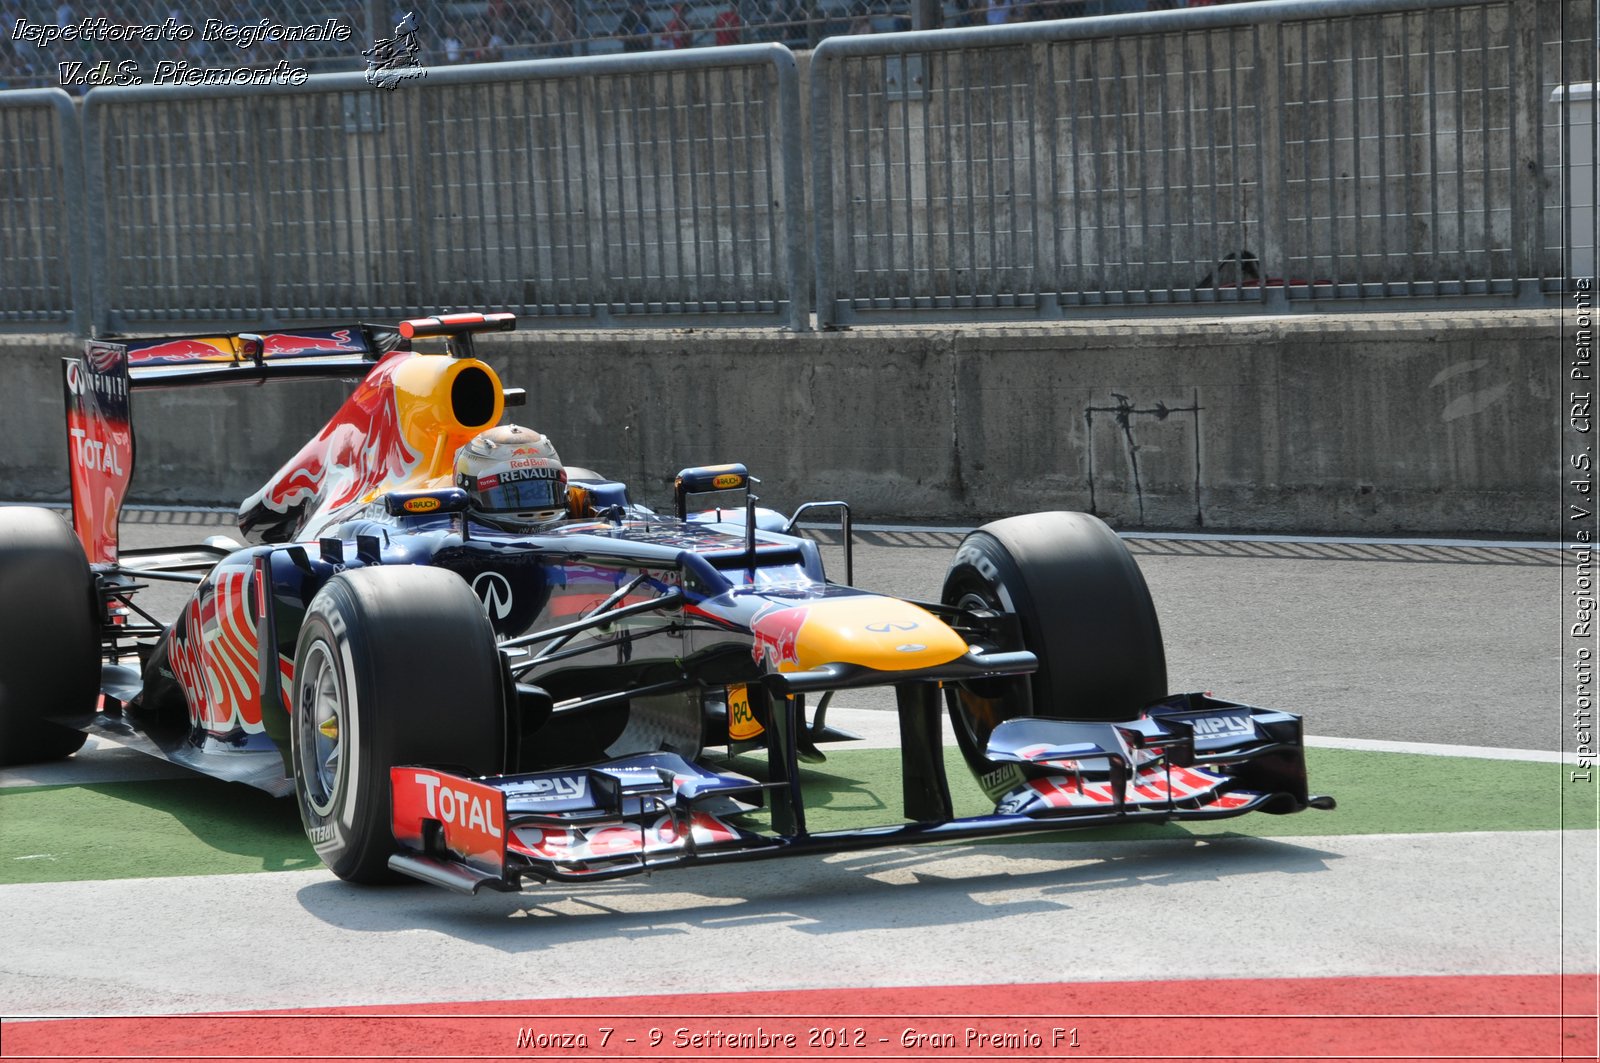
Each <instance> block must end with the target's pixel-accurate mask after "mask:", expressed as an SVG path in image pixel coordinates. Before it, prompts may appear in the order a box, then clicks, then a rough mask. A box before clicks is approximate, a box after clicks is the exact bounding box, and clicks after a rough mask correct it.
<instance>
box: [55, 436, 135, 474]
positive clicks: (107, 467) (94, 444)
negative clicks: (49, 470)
mask: <svg viewBox="0 0 1600 1063" xmlns="http://www.w3.org/2000/svg"><path fill="white" fill-rule="evenodd" d="M69 431H70V433H71V435H72V449H73V457H74V460H75V461H76V462H77V464H78V465H80V466H82V467H83V468H85V469H93V470H97V471H99V472H109V473H112V474H113V475H116V476H125V475H126V473H124V472H123V471H122V452H121V451H120V450H118V449H117V447H116V445H115V444H113V443H109V442H106V441H105V440H100V439H90V438H89V434H88V433H87V432H86V431H84V430H83V429H82V428H73V429H69Z"/></svg>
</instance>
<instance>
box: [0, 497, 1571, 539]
mask: <svg viewBox="0 0 1600 1063" xmlns="http://www.w3.org/2000/svg"><path fill="white" fill-rule="evenodd" d="M0 506H43V507H45V508H47V509H66V508H67V504H66V503H65V502H7V501H0ZM140 510H145V511H148V512H151V513H206V514H215V515H218V516H232V515H234V514H235V513H236V512H237V509H236V508H234V507H228V506H170V505H154V504H151V505H143V504H141V505H137V506H124V507H123V512H125V513H133V512H138V511H140ZM800 527H801V529H802V530H805V531H838V530H839V526H838V524H829V523H826V522H823V523H816V524H813V523H810V522H806V523H802V524H801V525H800ZM854 528H855V530H856V531H864V532H887V533H891V534H940V533H943V534H948V535H966V534H968V533H969V532H974V531H977V528H976V527H970V526H968V527H961V526H953V525H948V524H859V523H858V524H856V525H854ZM1117 534H1118V535H1119V536H1121V537H1122V538H1124V539H1149V540H1152V541H1156V542H1160V541H1171V542H1197V543H1325V544H1327V545H1330V546H1453V547H1476V548H1478V549H1482V550H1565V549H1567V548H1568V547H1571V546H1576V545H1578V544H1576V543H1561V542H1555V543H1553V542H1549V541H1547V540H1533V539H1430V538H1426V537H1423V536H1403V537H1396V538H1383V537H1368V536H1358V535H1279V534H1250V533H1245V532H1144V531H1124V532H1117Z"/></svg>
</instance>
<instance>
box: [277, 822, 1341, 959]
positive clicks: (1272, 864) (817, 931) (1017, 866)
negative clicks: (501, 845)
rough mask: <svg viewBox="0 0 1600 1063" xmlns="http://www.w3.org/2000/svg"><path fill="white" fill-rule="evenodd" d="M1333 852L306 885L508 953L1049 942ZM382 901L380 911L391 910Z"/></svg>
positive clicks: (1264, 842) (319, 907)
mask: <svg viewBox="0 0 1600 1063" xmlns="http://www.w3.org/2000/svg"><path fill="white" fill-rule="evenodd" d="M1335 859H1338V855H1337V854H1335V853H1330V852H1326V851H1323V850H1319V849H1316V848H1313V847H1311V846H1309V845H1307V844H1304V843H1300V842H1287V841H1278V840H1269V839H1263V838H1254V837H1247V836H1242V835H1212V836H1209V837H1206V838H1204V839H1201V838H1189V839H1186V840H1180V839H1153V840H1148V841H1114V842H1073V843H1060V842H1047V843H1034V844H1027V845H1007V846H993V845H969V844H962V845H943V846H937V847H929V848H926V849H917V848H894V849H884V850H877V851H873V852H866V853H851V854H843V855H835V856H832V857H825V858H796V859H787V860H768V861H762V862H759V863H754V864H747V865H743V866H738V865H722V866H717V867H703V868H698V869H695V868H689V869H681V870H679V871H675V872H673V873H670V874H662V873H658V874H656V875H653V876H651V877H649V878H643V877H641V878H638V879H629V880H622V881H612V882H607V883H597V884H595V885H593V886H569V885H564V884H551V885H544V886H530V887H529V888H528V889H527V890H525V891H524V892H522V893H519V894H496V893H489V892H488V891H485V892H484V893H483V894H480V895H479V896H478V897H476V898H471V899H469V898H466V897H460V896H453V895H449V894H444V893H441V892H439V891H437V890H434V889H431V888H428V887H422V886H418V887H415V888H412V887H399V888H396V889H392V890H385V891H384V894H383V896H382V897H381V898H380V897H378V896H377V895H376V893H375V891H372V890H368V889H353V888H352V887H350V886H347V885H344V884H342V883H337V882H317V883H312V884H310V885H307V886H305V887H303V888H302V889H301V890H300V891H299V893H298V897H299V900H300V903H301V904H302V905H303V906H304V908H305V910H306V911H307V912H308V913H310V914H311V915H313V916H314V917H316V918H319V919H322V920H325V921H326V922H328V923H330V924H332V925H335V926H338V927H340V928H342V929H345V930H358V931H360V930H365V931H372V932H377V933H387V932H393V931H398V930H403V929H404V930H414V929H417V928H422V927H425V928H427V929H429V930H432V931H434V932H436V933H440V934H444V935H447V936H449V937H452V938H455V939H457V940H459V941H463V942H470V943H473V944H477V945H482V946H486V947H489V948H492V949H495V950H498V951H502V952H506V953H513V954H515V953H524V952H534V951H539V950H545V949H551V948H556V947H559V946H562V945H566V944H569V943H588V944H591V945H592V944H594V943H595V942H597V941H604V940H606V939H611V940H614V941H617V942H626V941H636V940H639V939H644V938H659V937H672V936H688V935H699V936H700V937H698V938H697V940H698V941H700V942H704V941H705V940H706V939H705V937H704V935H708V934H709V935H712V936H713V937H715V936H717V935H719V934H725V933H728V932H730V931H732V932H740V931H743V930H745V929H747V928H756V927H786V928H788V929H791V930H795V931H798V932H800V933H802V934H807V935H820V936H824V937H825V936H828V935H836V934H858V933H861V932H863V931H874V930H882V931H905V930H920V931H927V930H938V929H940V928H954V927H970V926H973V925H981V924H984V923H998V922H1003V921H1005V920H1009V919H1013V918H1016V917H1027V918H1029V919H1037V918H1039V917H1042V916H1048V917H1050V918H1049V924H1048V925H1049V926H1050V927H1052V930H1051V931H1050V932H1051V933H1062V932H1066V933H1070V932H1071V931H1072V927H1073V926H1074V925H1075V924H1079V925H1087V924H1089V923H1093V922H1095V921H1098V923H1099V925H1100V926H1101V927H1103V926H1104V919H1105V918H1106V913H1105V906H1107V905H1115V904H1116V903H1117V897H1118V896H1119V895H1121V894H1123V893H1125V892H1126V891H1129V890H1134V891H1139V890H1147V889H1157V890H1162V891H1165V890H1168V889H1176V890H1178V892H1174V893H1173V894H1172V895H1171V897H1170V901H1171V903H1172V904H1174V905H1178V904H1179V903H1180V898H1181V897H1182V896H1183V892H1182V891H1181V888H1182V887H1187V886H1194V885H1197V884H1205V883H1220V882H1224V881H1229V880H1234V879H1240V880H1243V879H1248V878H1250V877H1251V876H1274V877H1276V876H1283V875H1303V874H1312V873H1316V872H1319V871H1323V870H1326V869H1327V868H1328V865H1329V862H1330V861H1332V860H1335ZM380 901H381V903H380Z"/></svg>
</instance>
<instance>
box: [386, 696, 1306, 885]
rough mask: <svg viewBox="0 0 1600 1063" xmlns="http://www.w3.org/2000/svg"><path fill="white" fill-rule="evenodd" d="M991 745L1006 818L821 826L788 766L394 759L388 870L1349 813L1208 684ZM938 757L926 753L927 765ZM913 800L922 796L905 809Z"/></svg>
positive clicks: (568, 871)
mask: <svg viewBox="0 0 1600 1063" xmlns="http://www.w3.org/2000/svg"><path fill="white" fill-rule="evenodd" d="M902 722H903V723H904V717H902ZM986 757H987V759H988V760H989V761H991V762H992V763H995V764H997V765H999V766H1000V767H999V769H998V770H997V771H995V772H991V773H990V775H989V776H987V777H986V779H985V781H986V784H988V788H989V791H990V793H991V794H996V793H997V794H998V797H997V799H996V803H995V810H994V811H993V812H992V813H989V814H986V815H980V816H970V817H954V816H950V815H945V816H943V817H939V818H928V817H927V816H926V815H922V816H919V817H918V818H917V820H916V821H914V822H900V823H891V824H885V825H882V826H873V827H863V828H854V829H849V830H837V831H823V832H815V833H813V832H809V831H807V830H806V828H805V819H804V815H803V803H802V802H801V798H800V792H799V790H800V788H799V785H798V778H797V776H792V775H789V774H788V773H786V772H783V771H778V772H777V773H776V774H778V775H779V776H780V778H779V779H778V780H777V781H772V782H758V781H757V780H755V779H751V778H748V777H746V776H743V775H739V774H737V773H733V772H728V771H718V770H713V769H711V768H709V767H706V766H704V765H702V764H698V763H693V762H690V761H688V760H686V759H684V758H683V757H680V756H678V755H676V754H672V753H654V754H644V755H639V756H630V757H621V758H618V759H615V760H609V761H605V762H603V763H600V764H594V765H589V766H586V767H581V768H569V769H562V770H558V771H542V772H530V773H525V774H517V775H500V776H489V777H484V778H477V779H473V778H467V777H464V776H459V775H453V774H450V773H448V772H443V771H438V770H435V769H432V768H426V767H397V768H394V769H392V771H391V773H390V782H391V786H392V791H393V809H394V819H393V827H394V836H395V839H396V841H397V842H398V844H399V846H400V848H401V850H402V851H401V852H400V853H398V854H396V855H395V856H393V857H391V858H390V861H389V865H390V867H392V868H393V869H395V870H397V871H400V872H403V873H405V874H407V875H411V876H413V877H415V878H419V879H421V880H423V881H425V882H431V883H434V884H436V885H441V886H445V887H447V888H450V889H453V890H456V891H459V892H462V893H468V894H472V893H476V892H477V891H478V890H479V889H481V888H483V887H485V886H487V887H489V888H491V889H497V890H505V891H514V890H518V889H520V888H521V886H522V881H523V879H524V878H532V879H535V880H538V881H558V882H585V881H595V880H599V879H607V878H614V877H618V876H622V875H632V874H639V873H643V872H649V871H658V870H664V869H667V868H673V867H683V866H686V865H690V864H709V863H722V862H728V861H736V860H756V859H764V858H768V857H776V856H794V855H801V854H817V853H829V852H844V851H848V850H855V849H866V848H876V847H883V846H893V845H902V844H908V843H913V842H929V841H949V840H955V839H964V838H977V837H986V836H989V835H1002V834H1022V833H1029V832H1042V831H1056V830H1063V829H1069V828H1078V827H1095V826H1107V825H1112V824H1121V823H1161V822H1166V821H1183V820H1201V819H1220V818H1225V817H1229V816H1238V815H1243V814H1244V813H1246V812H1252V811H1262V812H1269V813H1274V814H1283V813H1289V812H1299V811H1302V810H1304V809H1306V808H1319V809H1331V808H1333V807H1334V802H1333V799H1332V798H1329V797H1323V796H1314V795H1311V794H1308V793H1307V790H1306V772H1305V755H1304V746H1303V738H1302V732H1301V722H1300V718H1299V717H1298V716H1294V715H1292V714H1289V713H1284V712H1276V711H1272V710H1267V709H1259V708H1253V707H1251V706H1247V705H1240V704H1237V703H1233V702H1226V701H1220V700H1218V699H1215V698H1211V697H1209V696H1207V695H1201V694H1184V695H1178V696H1175V697H1173V698H1170V699H1168V700H1167V701H1165V702H1162V703H1160V704H1159V705H1157V706H1154V707H1152V708H1151V709H1150V710H1148V711H1147V713H1146V715H1144V716H1143V717H1141V718H1140V719H1138V720H1135V721H1131V722H1128V723H1116V724H1113V723H1098V722H1094V723H1091V722H1082V721H1071V720H1056V719H1046V718H1027V719H1018V720H1010V721H1007V722H1005V723H1002V724H1001V725H1000V726H999V727H997V728H995V730H994V733H993V735H992V736H991V738H990V741H989V745H988V749H987V750H986ZM928 761H929V758H921V759H919V760H916V761H915V763H917V764H920V765H923V766H924V769H925V765H926V764H927V763H928ZM791 763H792V761H791ZM913 763H914V761H913V759H911V758H908V759H907V765H908V767H909V766H911V765H912V764H913ZM940 781H941V782H942V780H940ZM908 795H909V790H908ZM769 797H771V798H773V806H774V807H773V815H772V817H771V820H772V823H773V824H774V827H773V828H772V829H768V830H765V831H763V830H758V829H755V828H753V827H752V826H750V825H749V824H748V813H750V812H753V811H755V810H756V809H758V808H761V807H762V806H763V804H764V803H765V802H766V800H767V798H769ZM912 803H913V802H912V800H911V798H910V797H909V796H908V810H909V809H910V808H911V806H912ZM923 807H925V806H923Z"/></svg>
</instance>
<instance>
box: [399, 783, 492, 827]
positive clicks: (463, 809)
mask: <svg viewBox="0 0 1600 1063" xmlns="http://www.w3.org/2000/svg"><path fill="white" fill-rule="evenodd" d="M416 780H417V783H418V784H419V785H420V786H421V787H422V789H423V791H424V797H425V798H426V800H427V803H428V818H429V819H436V820H438V821H439V822H441V823H445V824H449V825H450V826H454V827H462V828H465V829H467V830H477V831H483V832H484V833H485V834H487V835H489V837H491V838H498V837H501V830H500V823H499V821H498V817H497V816H496V815H495V814H494V813H495V810H494V808H492V807H491V806H490V804H489V802H488V801H486V800H484V798H482V797H480V796H478V795H476V794H469V793H467V792H466V791H465V790H455V789H452V788H450V787H449V786H445V785H444V784H443V783H444V780H442V779H440V778H439V776H437V775H428V774H426V773H424V772H420V771H419V772H417V773H416Z"/></svg>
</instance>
